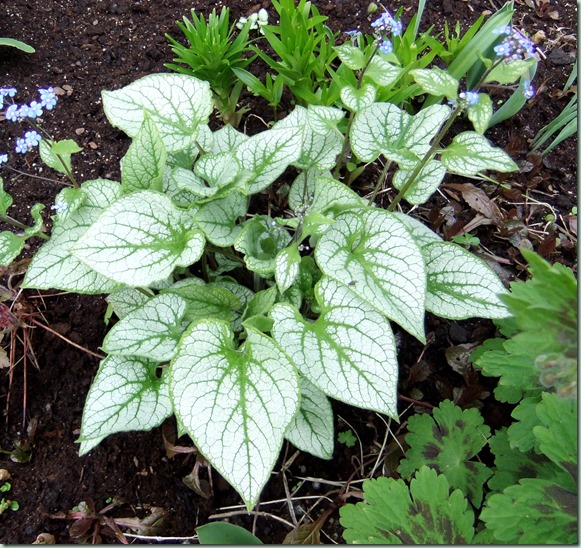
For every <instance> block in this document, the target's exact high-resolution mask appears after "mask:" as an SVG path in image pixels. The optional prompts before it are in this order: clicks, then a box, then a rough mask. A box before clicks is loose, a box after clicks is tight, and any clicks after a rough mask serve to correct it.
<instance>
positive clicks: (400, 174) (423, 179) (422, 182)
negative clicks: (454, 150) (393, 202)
mask: <svg viewBox="0 0 581 548" xmlns="http://www.w3.org/2000/svg"><path fill="white" fill-rule="evenodd" d="M413 171H414V170H413V169H399V170H398V171H396V173H395V175H394V176H393V186H394V187H395V188H397V189H398V190H400V189H401V188H402V187H403V186H404V184H405V183H407V181H408V179H409V178H410V176H411V174H412V173H413ZM445 175H446V168H445V167H444V166H443V165H442V162H439V161H438V160H431V161H429V162H428V163H427V164H426V165H425V166H424V167H423V168H422V169H421V171H420V172H419V173H418V175H417V177H416V178H415V180H414V182H413V183H412V184H411V186H410V187H409V189H408V190H407V191H406V193H405V195H404V199H405V200H406V201H407V202H408V203H410V204H413V205H418V204H423V203H425V202H427V201H428V199H429V198H430V196H431V195H432V194H433V193H434V192H436V190H437V189H438V187H439V186H440V183H441V182H442V181H443V180H444V176H445Z"/></svg>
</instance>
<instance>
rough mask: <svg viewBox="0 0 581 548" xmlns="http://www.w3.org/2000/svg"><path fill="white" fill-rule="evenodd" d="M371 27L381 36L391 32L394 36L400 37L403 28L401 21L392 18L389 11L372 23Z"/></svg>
mask: <svg viewBox="0 0 581 548" xmlns="http://www.w3.org/2000/svg"><path fill="white" fill-rule="evenodd" d="M371 26H372V28H374V29H376V31H377V32H378V33H380V34H381V33H384V32H391V33H392V34H393V35H394V36H400V35H401V31H402V28H403V27H402V24H401V21H398V20H397V19H395V18H394V17H392V15H391V14H390V13H389V12H388V11H385V12H383V13H382V14H381V15H380V16H379V18H378V19H376V20H375V21H373V23H371Z"/></svg>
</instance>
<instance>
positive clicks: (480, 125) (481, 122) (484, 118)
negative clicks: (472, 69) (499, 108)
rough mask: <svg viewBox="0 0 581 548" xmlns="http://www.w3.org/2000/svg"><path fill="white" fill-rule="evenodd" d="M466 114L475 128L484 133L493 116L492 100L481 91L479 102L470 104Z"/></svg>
mask: <svg viewBox="0 0 581 548" xmlns="http://www.w3.org/2000/svg"><path fill="white" fill-rule="evenodd" d="M466 114H467V115H468V119H469V120H470V121H471V122H472V125H473V126H474V129H475V130H476V131H477V132H478V133H480V134H481V135H482V134H483V133H484V132H485V131H486V130H487V129H488V124H489V123H490V119H491V118H492V114H493V108H492V100H491V99H490V97H489V96H488V95H487V94H486V93H479V94H478V103H476V104H475V105H469V106H468V108H467V109H466Z"/></svg>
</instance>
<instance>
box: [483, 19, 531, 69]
mask: <svg viewBox="0 0 581 548" xmlns="http://www.w3.org/2000/svg"><path fill="white" fill-rule="evenodd" d="M492 32H493V33H494V34H499V35H503V36H504V37H505V38H504V39H503V40H502V42H501V43H500V44H498V45H497V46H494V52H495V53H496V55H498V56H499V57H502V58H503V59H504V60H505V61H506V62H509V61H516V60H518V59H525V58H526V57H534V56H535V45H534V44H533V42H532V40H531V39H530V38H527V37H526V36H525V35H524V34H523V33H522V32H520V31H519V30H517V29H515V28H513V27H511V26H510V25H505V26H504V27H499V28H497V29H494V30H493V31H492Z"/></svg>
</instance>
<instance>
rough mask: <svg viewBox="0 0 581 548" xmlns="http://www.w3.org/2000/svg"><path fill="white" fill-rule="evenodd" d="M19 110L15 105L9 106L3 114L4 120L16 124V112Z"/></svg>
mask: <svg viewBox="0 0 581 548" xmlns="http://www.w3.org/2000/svg"><path fill="white" fill-rule="evenodd" d="M19 110H20V107H19V106H18V105H16V104H14V105H10V106H9V107H8V108H7V109H6V112H5V113H4V116H5V117H6V120H10V121H11V122H16V121H17V120H18V111H19Z"/></svg>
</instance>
